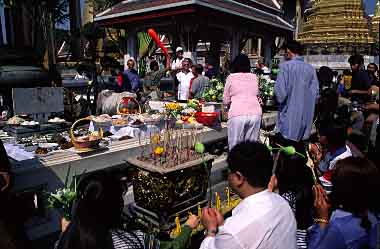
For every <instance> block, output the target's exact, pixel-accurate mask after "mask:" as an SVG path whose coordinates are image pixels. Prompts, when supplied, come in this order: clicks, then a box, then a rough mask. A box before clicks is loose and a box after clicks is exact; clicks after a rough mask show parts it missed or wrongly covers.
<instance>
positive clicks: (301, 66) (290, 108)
mask: <svg viewBox="0 0 380 249" xmlns="http://www.w3.org/2000/svg"><path fill="white" fill-rule="evenodd" d="M274 93H275V95H276V99H277V102H278V103H279V104H280V107H279V115H278V120H277V131H278V132H280V133H281V135H282V136H283V137H284V138H286V139H289V140H293V141H296V142H299V141H302V140H306V139H308V138H309V136H310V133H311V128H312V123H313V117H314V110H315V102H316V99H317V96H318V94H319V82H318V78H317V73H316V71H315V69H314V68H313V66H312V65H310V64H307V63H305V62H304V61H303V58H302V57H295V58H294V59H292V60H290V61H287V62H284V63H282V64H280V72H279V74H278V76H277V81H276V84H275V86H274Z"/></svg>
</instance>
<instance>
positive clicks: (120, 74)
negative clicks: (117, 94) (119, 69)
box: [117, 73, 123, 87]
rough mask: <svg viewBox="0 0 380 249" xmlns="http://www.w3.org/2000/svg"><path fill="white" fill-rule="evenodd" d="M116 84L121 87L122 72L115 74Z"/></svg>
mask: <svg viewBox="0 0 380 249" xmlns="http://www.w3.org/2000/svg"><path fill="white" fill-rule="evenodd" d="M117 85H118V86H119V87H121V86H122V85H123V74H122V73H119V74H118V75H117Z"/></svg>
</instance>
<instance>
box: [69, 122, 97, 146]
mask: <svg viewBox="0 0 380 249" xmlns="http://www.w3.org/2000/svg"><path fill="white" fill-rule="evenodd" d="M83 121H87V122H91V118H82V119H79V120H77V121H76V122H75V123H74V124H73V125H72V126H71V128H70V138H71V142H72V143H73V145H74V147H75V149H77V150H87V149H89V148H95V147H97V146H98V145H99V143H100V141H101V140H102V138H103V129H102V128H99V132H98V135H97V136H92V135H89V136H85V137H84V138H82V139H80V138H78V137H75V136H74V129H75V127H76V126H77V125H78V124H79V123H82V122H83Z"/></svg>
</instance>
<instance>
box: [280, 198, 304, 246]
mask: <svg viewBox="0 0 380 249" xmlns="http://www.w3.org/2000/svg"><path fill="white" fill-rule="evenodd" d="M281 196H282V197H283V198H284V199H285V200H287V201H288V203H289V206H290V208H291V209H292V211H293V213H294V215H296V196H295V195H294V193H292V192H286V193H284V194H282V195H281ZM297 248H298V249H307V230H302V229H297Z"/></svg>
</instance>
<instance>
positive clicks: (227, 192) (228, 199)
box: [225, 187, 231, 208]
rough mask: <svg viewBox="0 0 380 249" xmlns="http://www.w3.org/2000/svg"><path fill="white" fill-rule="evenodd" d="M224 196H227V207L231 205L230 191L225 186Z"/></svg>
mask: <svg viewBox="0 0 380 249" xmlns="http://www.w3.org/2000/svg"><path fill="white" fill-rule="evenodd" d="M225 192H226V196H227V207H228V208H229V207H231V193H230V188H229V187H226V189H225Z"/></svg>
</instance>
